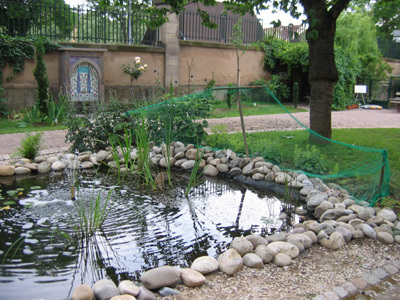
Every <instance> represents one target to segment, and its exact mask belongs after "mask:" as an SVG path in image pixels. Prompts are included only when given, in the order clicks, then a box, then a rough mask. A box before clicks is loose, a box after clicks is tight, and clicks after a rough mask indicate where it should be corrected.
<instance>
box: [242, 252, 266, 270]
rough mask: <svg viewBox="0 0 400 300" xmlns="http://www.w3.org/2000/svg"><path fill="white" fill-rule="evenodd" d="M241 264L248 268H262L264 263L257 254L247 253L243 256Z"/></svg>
mask: <svg viewBox="0 0 400 300" xmlns="http://www.w3.org/2000/svg"><path fill="white" fill-rule="evenodd" d="M243 264H244V265H245V266H247V267H249V268H263V267H264V263H263V261H262V259H261V257H259V256H258V255H257V254H254V253H247V254H246V255H245V256H243Z"/></svg>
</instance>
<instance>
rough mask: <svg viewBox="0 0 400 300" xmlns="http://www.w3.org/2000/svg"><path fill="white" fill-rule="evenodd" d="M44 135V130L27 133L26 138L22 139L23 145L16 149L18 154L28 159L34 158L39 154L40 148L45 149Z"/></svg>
mask: <svg viewBox="0 0 400 300" xmlns="http://www.w3.org/2000/svg"><path fill="white" fill-rule="evenodd" d="M42 135H43V132H38V133H36V134H35V135H31V133H27V134H26V135H25V138H23V139H22V140H21V147H20V148H17V149H16V150H17V154H19V155H20V156H21V157H23V158H28V159H34V158H35V157H36V156H38V154H39V152H40V150H42V149H43V141H42Z"/></svg>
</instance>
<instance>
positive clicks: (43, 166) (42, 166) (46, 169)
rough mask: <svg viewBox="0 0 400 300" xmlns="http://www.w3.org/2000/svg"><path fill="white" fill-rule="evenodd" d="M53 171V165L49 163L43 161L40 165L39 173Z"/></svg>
mask: <svg viewBox="0 0 400 300" xmlns="http://www.w3.org/2000/svg"><path fill="white" fill-rule="evenodd" d="M50 170H51V164H50V163H49V162H48V161H43V162H41V163H40V164H38V173H49V172H50Z"/></svg>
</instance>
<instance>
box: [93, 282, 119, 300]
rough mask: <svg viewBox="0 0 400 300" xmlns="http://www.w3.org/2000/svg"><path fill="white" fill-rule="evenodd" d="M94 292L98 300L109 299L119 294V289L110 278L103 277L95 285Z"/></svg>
mask: <svg viewBox="0 0 400 300" xmlns="http://www.w3.org/2000/svg"><path fill="white" fill-rule="evenodd" d="M93 293H94V296H95V297H96V299H97V300H108V299H110V298H112V297H114V296H117V295H119V290H118V288H117V286H116V285H115V284H114V282H113V281H112V280H110V279H101V280H99V281H97V282H96V283H95V284H94V285H93Z"/></svg>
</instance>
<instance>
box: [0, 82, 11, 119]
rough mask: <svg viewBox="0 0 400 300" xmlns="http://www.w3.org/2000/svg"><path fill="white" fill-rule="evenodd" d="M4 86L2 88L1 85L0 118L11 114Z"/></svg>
mask: <svg viewBox="0 0 400 300" xmlns="http://www.w3.org/2000/svg"><path fill="white" fill-rule="evenodd" d="M4 92H5V90H4V88H2V87H1V86H0V118H2V117H6V116H8V115H9V114H10V111H9V110H8V108H7V106H6V104H5V102H6V98H4V96H3V95H4Z"/></svg>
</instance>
